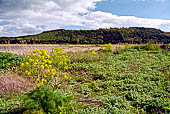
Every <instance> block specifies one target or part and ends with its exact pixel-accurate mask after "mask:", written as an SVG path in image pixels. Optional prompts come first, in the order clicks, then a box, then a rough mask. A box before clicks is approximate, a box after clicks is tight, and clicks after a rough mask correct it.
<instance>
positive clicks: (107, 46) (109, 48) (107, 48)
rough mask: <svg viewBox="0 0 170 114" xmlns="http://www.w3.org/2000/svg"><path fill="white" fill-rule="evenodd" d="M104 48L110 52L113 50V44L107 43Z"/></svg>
mask: <svg viewBox="0 0 170 114" xmlns="http://www.w3.org/2000/svg"><path fill="white" fill-rule="evenodd" d="M104 50H106V51H108V52H112V44H111V43H109V44H105V45H104Z"/></svg>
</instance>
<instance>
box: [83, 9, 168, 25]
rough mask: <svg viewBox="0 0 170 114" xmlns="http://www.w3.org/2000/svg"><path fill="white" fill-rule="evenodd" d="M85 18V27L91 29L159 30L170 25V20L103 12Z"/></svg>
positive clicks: (89, 14) (91, 13)
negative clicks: (130, 28) (148, 28)
mask: <svg viewBox="0 0 170 114" xmlns="http://www.w3.org/2000/svg"><path fill="white" fill-rule="evenodd" d="M84 17H85V18H86V23H85V25H84V26H87V27H90V28H100V27H101V28H105V27H131V26H138V27H151V28H159V27H161V26H165V25H166V26H168V25H169V24H170V20H163V19H148V18H138V17H135V16H117V15H113V14H111V13H106V12H101V11H96V12H90V13H88V14H86V15H85V16H84Z"/></svg>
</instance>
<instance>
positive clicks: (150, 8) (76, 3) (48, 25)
mask: <svg viewBox="0 0 170 114" xmlns="http://www.w3.org/2000/svg"><path fill="white" fill-rule="evenodd" d="M169 11H170V0H29V1H28V0H22V1H21V0H0V15H1V16H0V36H20V35H28V34H36V33H41V32H42V31H47V30H54V29H76V30H79V29H98V28H110V27H113V28H114V27H132V26H133V27H149V28H158V29H161V30H163V31H169V32H170V13H169Z"/></svg>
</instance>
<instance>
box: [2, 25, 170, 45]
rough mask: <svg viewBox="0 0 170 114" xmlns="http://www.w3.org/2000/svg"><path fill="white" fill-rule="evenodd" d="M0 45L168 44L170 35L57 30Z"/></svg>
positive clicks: (134, 29) (144, 31)
mask: <svg viewBox="0 0 170 114" xmlns="http://www.w3.org/2000/svg"><path fill="white" fill-rule="evenodd" d="M0 43H1V44H7V43H10V44H23V43H27V44H55V43H66V44H67V43H69V44H107V43H112V44H115V43H139V44H141V43H166V44H168V43H170V33H168V32H163V31H161V30H158V29H154V28H143V27H130V28H110V29H97V30H64V29H58V30H53V31H47V32H43V33H41V34H37V35H30V36H23V37H13V38H11V37H9V38H8V37H1V38H0Z"/></svg>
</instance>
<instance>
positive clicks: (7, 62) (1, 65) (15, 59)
mask: <svg viewBox="0 0 170 114" xmlns="http://www.w3.org/2000/svg"><path fill="white" fill-rule="evenodd" d="M22 58H23V57H22V56H19V55H13V54H11V53H6V52H5V53H4V52H0V71H2V70H3V69H5V68H8V67H12V66H17V65H19V64H20V62H21V61H22Z"/></svg>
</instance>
